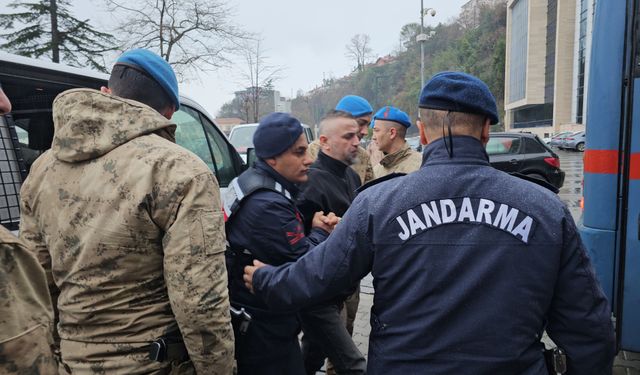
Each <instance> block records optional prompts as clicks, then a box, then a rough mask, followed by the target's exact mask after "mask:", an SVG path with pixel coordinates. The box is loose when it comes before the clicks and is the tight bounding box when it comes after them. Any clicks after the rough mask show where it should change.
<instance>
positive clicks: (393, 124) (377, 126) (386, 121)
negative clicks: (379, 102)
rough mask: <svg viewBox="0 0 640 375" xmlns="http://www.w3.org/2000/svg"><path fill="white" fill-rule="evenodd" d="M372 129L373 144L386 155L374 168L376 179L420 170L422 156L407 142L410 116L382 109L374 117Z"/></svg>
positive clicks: (393, 109)
mask: <svg viewBox="0 0 640 375" xmlns="http://www.w3.org/2000/svg"><path fill="white" fill-rule="evenodd" d="M371 127H372V128H373V137H372V139H373V142H375V144H376V145H377V146H378V148H379V149H380V151H382V152H383V153H384V157H383V158H382V160H380V163H379V164H376V165H375V166H374V167H373V175H374V176H375V178H380V177H383V176H386V175H388V174H391V173H411V172H414V171H417V170H418V169H420V166H421V165H422V154H421V153H419V152H417V151H415V150H412V149H411V147H410V146H409V144H408V143H407V141H406V140H405V136H406V134H407V129H408V128H409V127H411V119H409V115H407V114H406V113H405V112H403V111H401V110H399V109H398V108H395V107H391V106H386V107H382V108H380V110H378V112H376V114H375V115H374V116H373V122H372V123H371Z"/></svg>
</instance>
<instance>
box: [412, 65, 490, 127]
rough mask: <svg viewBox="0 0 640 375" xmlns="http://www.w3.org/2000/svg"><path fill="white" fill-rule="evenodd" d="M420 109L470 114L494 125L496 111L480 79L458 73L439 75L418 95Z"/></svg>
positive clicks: (487, 90)
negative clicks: (485, 117) (484, 118)
mask: <svg viewBox="0 0 640 375" xmlns="http://www.w3.org/2000/svg"><path fill="white" fill-rule="evenodd" d="M419 106H420V108H429V109H438V110H442V111H452V112H464V113H473V114H477V115H484V116H487V117H488V118H489V120H490V121H491V124H492V125H493V124H497V123H498V121H500V120H499V118H498V108H497V106H496V99H495V98H494V97H493V94H491V91H490V90H489V87H488V86H487V85H486V84H485V83H484V82H482V81H481V80H480V79H478V78H476V77H474V76H472V75H470V74H466V73H461V72H440V73H438V74H436V75H434V76H433V77H431V79H430V80H429V82H427V84H426V85H424V87H423V88H422V92H421V93H420V104H419Z"/></svg>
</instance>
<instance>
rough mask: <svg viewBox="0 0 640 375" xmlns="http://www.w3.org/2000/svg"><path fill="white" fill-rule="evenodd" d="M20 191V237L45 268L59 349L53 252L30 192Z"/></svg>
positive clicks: (55, 340)
mask: <svg viewBox="0 0 640 375" xmlns="http://www.w3.org/2000/svg"><path fill="white" fill-rule="evenodd" d="M22 190H23V191H21V192H20V239H21V240H22V242H23V243H24V245H25V246H26V248H27V249H29V251H31V253H32V254H34V255H35V257H36V258H37V259H38V262H39V263H40V265H41V266H42V268H43V269H44V274H45V278H46V280H47V286H48V287H49V294H50V295H51V303H52V306H53V325H52V329H53V332H52V333H53V341H54V344H55V347H56V348H57V349H59V348H60V336H59V335H58V329H57V326H58V321H59V313H58V296H59V295H60V289H58V286H57V285H56V283H55V282H54V280H53V273H52V270H51V268H52V266H51V254H50V253H49V249H48V248H47V245H46V243H45V241H44V234H43V233H42V232H41V231H40V230H39V229H38V224H37V221H36V218H35V216H34V214H33V211H32V210H31V206H29V203H28V202H27V201H26V200H25V197H29V194H28V193H27V192H25V191H24V189H22Z"/></svg>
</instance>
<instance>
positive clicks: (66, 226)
mask: <svg viewBox="0 0 640 375" xmlns="http://www.w3.org/2000/svg"><path fill="white" fill-rule="evenodd" d="M53 120H54V126H55V136H54V139H53V143H52V147H51V150H49V151H47V152H45V153H44V154H43V155H42V156H40V157H39V158H38V159H37V160H36V162H35V163H34V164H33V166H32V168H31V172H30V174H29V177H28V178H27V179H26V181H25V182H24V184H23V186H22V189H21V210H22V221H21V224H20V236H21V238H23V239H24V240H25V241H26V242H27V244H28V245H29V247H30V248H32V249H34V251H35V252H36V254H37V256H38V258H39V260H40V262H41V264H42V265H43V266H44V268H45V270H46V271H48V272H49V277H50V281H52V282H53V284H54V285H53V287H55V288H57V289H58V290H59V296H58V297H57V306H58V310H59V322H58V333H59V335H60V338H61V340H62V357H63V360H65V358H66V357H67V356H68V355H69V356H70V355H76V354H77V353H65V351H64V347H65V340H69V341H73V342H82V343H95V344H96V345H95V348H100V347H103V345H102V346H101V345H98V344H105V343H113V344H117V345H120V347H125V346H126V347H133V348H136V347H143V346H144V345H145V344H148V343H149V342H151V341H153V340H155V339H156V338H158V337H161V336H163V335H165V334H167V333H173V332H176V331H177V329H178V328H179V329H180V331H181V334H182V337H183V338H184V342H185V345H186V347H187V349H188V352H189V356H190V358H191V360H192V361H193V363H194V366H195V368H196V370H197V371H198V373H207V374H226V373H230V372H231V371H232V366H233V363H234V360H233V357H234V355H233V352H234V345H233V332H232V329H231V324H230V316H229V298H228V291H227V275H226V269H225V264H224V249H225V234H224V222H223V216H222V210H221V208H220V192H219V188H218V184H217V181H216V179H215V177H214V176H213V174H212V173H211V171H210V170H209V169H208V168H207V166H206V165H205V164H204V163H203V162H202V161H201V160H200V159H198V157H197V156H195V155H194V154H192V153H191V152H189V151H187V150H185V149H184V148H182V147H180V146H178V145H176V144H175V143H174V142H173V134H174V133H175V125H173V124H172V123H171V122H170V121H169V120H167V119H165V118H164V117H163V116H161V115H160V114H158V113H157V112H156V111H154V110H152V109H151V108H150V107H148V106H146V105H143V104H141V103H138V102H135V101H131V100H125V99H121V98H118V97H115V96H111V95H108V94H104V93H101V92H98V91H95V90H89V89H74V90H69V91H66V92H64V93H62V94H60V95H58V97H57V98H56V99H55V100H54V102H53ZM53 295H54V296H55V290H54V293H53ZM122 344H127V345H122ZM85 347H86V350H87V354H86V358H100V357H101V356H106V354H105V353H104V352H101V351H100V350H99V349H95V351H96V352H92V350H93V349H92V347H91V345H85ZM127 354H128V353H127V352H126V351H124V352H123V353H122V355H123V357H126V356H127ZM110 360H112V361H116V360H117V359H114V357H113V355H111V356H110ZM72 367H73V366H72ZM105 369H106V368H105ZM73 370H74V372H75V369H73ZM107 372H108V371H107ZM131 372H133V370H132V371H131Z"/></svg>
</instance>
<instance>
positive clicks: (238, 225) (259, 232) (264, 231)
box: [226, 160, 328, 319]
mask: <svg viewBox="0 0 640 375" xmlns="http://www.w3.org/2000/svg"><path fill="white" fill-rule="evenodd" d="M252 168H253V169H254V172H256V173H261V174H267V175H269V176H271V177H272V178H273V179H275V180H276V181H277V182H279V183H280V184H281V185H282V186H283V187H284V188H285V189H286V190H287V191H289V193H291V196H292V197H291V199H289V198H286V197H285V196H284V195H282V194H280V193H277V192H275V191H272V190H258V191H256V192H254V193H253V194H251V195H250V196H248V197H246V198H244V200H243V201H242V204H241V206H240V208H239V211H238V212H237V213H234V215H233V216H232V217H231V218H229V220H228V221H227V223H226V233H227V241H228V242H229V245H230V246H231V247H232V248H234V249H247V250H249V251H250V252H251V254H252V257H253V259H257V260H259V261H261V262H264V263H268V264H273V265H280V264H284V263H287V262H292V261H295V260H296V259H298V258H299V257H301V256H302V255H304V254H305V253H307V252H308V251H309V250H310V249H312V248H313V247H314V246H315V245H317V244H318V243H320V242H322V241H324V240H325V239H326V238H327V235H328V233H327V232H325V231H324V230H322V229H319V228H314V229H312V230H311V231H310V233H309V235H308V236H306V235H305V233H304V226H303V218H302V215H301V214H300V212H298V210H297V209H296V206H295V204H294V202H293V199H295V195H296V194H297V192H298V189H297V187H296V186H295V185H294V184H292V183H290V182H289V181H287V180H286V179H285V178H284V177H282V176H281V175H280V174H278V173H277V172H276V171H275V170H274V169H273V168H271V167H270V166H269V165H267V164H266V163H265V162H263V161H260V160H258V161H256V162H255V165H254V166H253V167H252ZM245 173H247V172H245ZM227 261H228V263H229V254H227ZM249 261H250V259H247V261H246V262H245V263H246V264H249ZM228 271H229V292H230V298H231V302H232V303H239V304H241V305H243V306H251V307H254V308H258V309H267V306H266V305H265V304H264V303H263V302H262V300H261V299H260V298H257V297H256V296H255V295H253V294H251V292H249V290H248V289H247V288H246V287H245V286H244V282H243V280H242V267H229V270H228ZM291 316H292V317H293V319H295V315H293V314H292V315H291Z"/></svg>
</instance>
